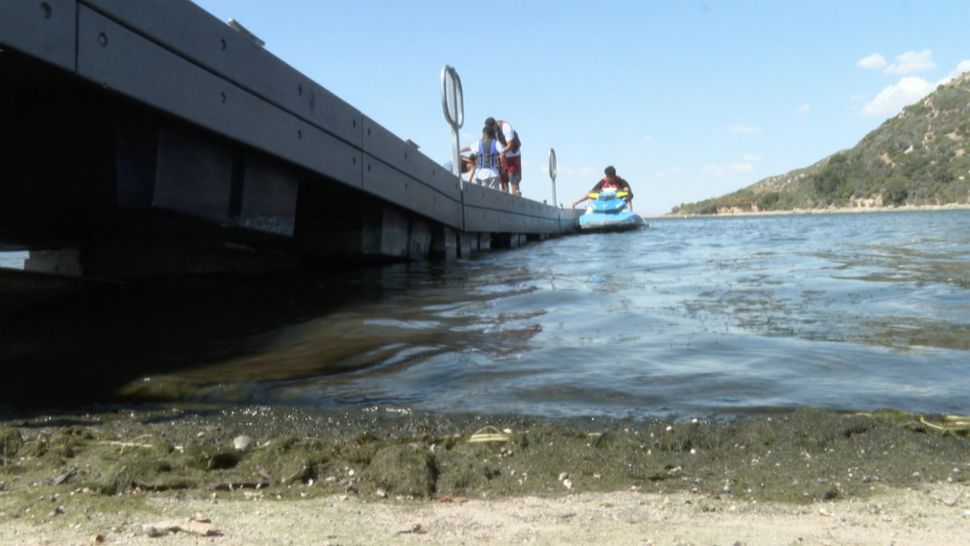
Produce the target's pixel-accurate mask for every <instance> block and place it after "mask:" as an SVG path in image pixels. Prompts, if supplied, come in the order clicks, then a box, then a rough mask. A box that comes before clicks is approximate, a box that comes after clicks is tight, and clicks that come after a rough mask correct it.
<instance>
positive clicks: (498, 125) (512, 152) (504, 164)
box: [485, 118, 522, 195]
mask: <svg viewBox="0 0 970 546" xmlns="http://www.w3.org/2000/svg"><path fill="white" fill-rule="evenodd" d="M485 126H486V127H494V128H495V136H496V137H497V138H498V140H499V143H500V145H501V149H500V150H499V160H500V162H501V165H500V166H501V169H500V175H501V177H502V191H509V190H510V188H509V185H510V184H511V191H512V194H514V195H522V192H520V191H519V183H520V182H522V151H521V149H520V148H521V146H522V143H521V141H520V140H519V133H518V132H516V130H515V128H513V127H512V124H511V123H509V122H507V121H505V120H501V119H500V120H497V121H496V119H495V118H488V119H486V120H485Z"/></svg>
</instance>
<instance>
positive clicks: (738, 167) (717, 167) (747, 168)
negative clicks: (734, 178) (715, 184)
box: [701, 163, 754, 177]
mask: <svg viewBox="0 0 970 546" xmlns="http://www.w3.org/2000/svg"><path fill="white" fill-rule="evenodd" d="M701 169H703V170H704V171H705V172H707V173H709V174H710V175H711V176H714V177H721V176H726V175H729V174H735V173H747V172H751V171H753V170H754V164H752V163H708V164H706V165H704V166H703V167H701Z"/></svg>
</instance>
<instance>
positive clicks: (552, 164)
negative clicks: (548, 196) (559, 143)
mask: <svg viewBox="0 0 970 546" xmlns="http://www.w3.org/2000/svg"><path fill="white" fill-rule="evenodd" d="M549 178H551V179H552V206H554V207H556V208H559V202H558V201H556V149H555V148H549Z"/></svg>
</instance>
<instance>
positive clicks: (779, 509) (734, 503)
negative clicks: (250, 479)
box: [0, 484, 970, 546]
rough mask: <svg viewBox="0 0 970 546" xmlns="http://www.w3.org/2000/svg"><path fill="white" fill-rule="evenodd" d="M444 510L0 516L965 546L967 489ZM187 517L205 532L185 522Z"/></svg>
mask: <svg viewBox="0 0 970 546" xmlns="http://www.w3.org/2000/svg"><path fill="white" fill-rule="evenodd" d="M445 501H448V502H442V501H441V500H438V501H398V500H394V499H384V500H381V499H375V500H361V499H359V498H356V497H346V496H330V497H321V498H315V499H305V500H299V499H297V500H275V499H272V498H266V497H263V496H262V495H259V494H257V493H254V492H251V491H244V492H239V491H237V492H234V493H224V494H222V496H221V497H217V498H215V499H212V498H210V499H204V500H177V499H175V498H173V497H165V496H157V497H150V498H148V499H147V502H146V503H144V504H142V505H133V506H132V509H131V510H130V511H127V510H122V511H118V512H114V513H108V514H94V515H89V516H88V518H87V519H86V520H85V521H83V522H80V523H73V524H69V523H68V522H69V521H71V519H70V518H68V517H66V516H67V515H66V514H65V515H62V516H58V515H56V512H55V511H54V510H56V509H54V510H52V514H51V517H50V518H45V520H46V521H45V522H44V523H34V522H31V521H28V520H26V519H25V518H7V517H5V516H0V543H2V544H58V545H60V544H98V543H103V544H152V545H159V546H161V545H188V544H274V545H275V544H332V545H336V544H344V545H347V544H513V543H514V544H523V543H526V544H643V545H647V544H656V545H661V544H670V545H689V544H690V545H712V544H722V545H738V544H741V545H746V546H755V545H772V546H774V545H787V544H821V545H825V544H830V545H855V544H866V545H868V544H881V545H887V546H888V545H905V544H914V545H920V546H928V545H944V544H945V545H959V544H970V531H968V524H970V489H968V486H966V485H963V484H937V485H932V486H928V487H927V488H919V489H887V490H884V491H880V492H879V494H877V495H875V496H873V497H870V498H867V499H849V500H842V501H836V502H819V503H812V504H806V505H792V504H784V503H759V502H756V501H739V500H737V499H727V498H724V499H722V498H718V497H712V496H709V495H702V494H691V493H677V494H672V495H657V494H641V493H638V492H635V491H624V492H614V493H583V494H572V495H566V496H562V497H556V498H538V497H513V498H505V499H501V500H481V499H475V500H466V499H461V498H459V499H445ZM54 504H56V503H54ZM0 506H3V504H2V498H0ZM193 518H195V519H201V520H208V521H209V523H200V522H198V521H197V522H195V523H191V521H192V520H193ZM162 523H164V524H165V525H171V526H176V525H178V526H181V527H183V528H184V529H185V530H183V531H175V532H172V533H167V534H164V535H162V536H158V537H152V536H149V535H148V534H146V532H145V530H144V526H145V525H154V526H156V527H160V526H162V525H161V524H162ZM193 532H196V533H205V532H212V533H214V536H205V537H204V536H200V535H198V534H193Z"/></svg>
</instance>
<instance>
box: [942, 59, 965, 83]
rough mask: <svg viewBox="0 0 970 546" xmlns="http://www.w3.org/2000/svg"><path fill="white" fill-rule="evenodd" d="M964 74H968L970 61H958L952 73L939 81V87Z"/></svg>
mask: <svg viewBox="0 0 970 546" xmlns="http://www.w3.org/2000/svg"><path fill="white" fill-rule="evenodd" d="M964 72H970V59H968V60H965V61H960V64H958V65H957V67H956V68H954V69H953V71H952V72H950V73H949V74H947V75H946V77H945V78H943V79H942V80H940V82H939V83H940V85H943V84H945V83H950V80H952V79H953V78H955V77H957V76H959V75H960V74H963V73H964Z"/></svg>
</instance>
